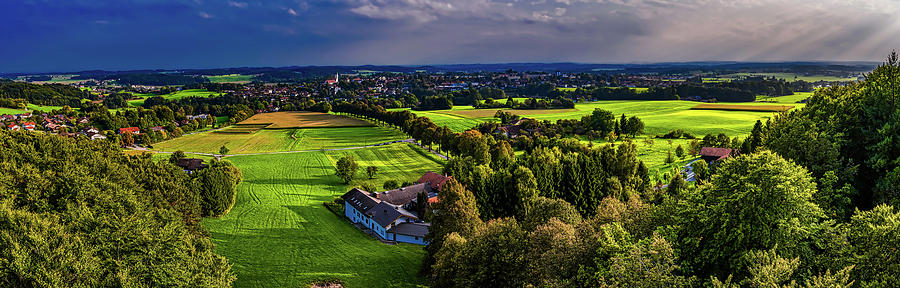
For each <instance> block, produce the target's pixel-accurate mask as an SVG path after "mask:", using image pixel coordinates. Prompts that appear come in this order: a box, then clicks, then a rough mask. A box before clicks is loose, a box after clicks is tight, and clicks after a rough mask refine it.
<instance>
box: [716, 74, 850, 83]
mask: <svg viewBox="0 0 900 288" xmlns="http://www.w3.org/2000/svg"><path fill="white" fill-rule="evenodd" d="M744 76H763V77H767V78H768V77H775V78H776V79H782V80H784V81H800V80H803V81H806V82H818V81H839V82H850V81H856V80H858V79H857V77H835V76H825V75H803V74H795V73H734V74H727V75H721V76H719V77H721V78H739V77H744Z"/></svg>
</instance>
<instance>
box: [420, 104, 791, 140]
mask: <svg viewBox="0 0 900 288" xmlns="http://www.w3.org/2000/svg"><path fill="white" fill-rule="evenodd" d="M727 104H733V105H744V106H758V105H769V106H771V105H772V104H770V103H727ZM696 105H697V102H692V101H639V100H619V101H596V102H588V103H577V104H575V108H574V109H546V110H523V111H525V113H527V115H526V117H528V118H534V119H537V120H550V121H556V120H558V119H581V117H583V116H585V115H589V114H591V113H592V112H593V111H594V109H596V108H601V109H606V110H609V111H612V112H613V113H614V114H616V116H620V115H621V114H623V113H624V114H626V115H627V116H629V117H630V116H638V117H640V118H641V120H643V121H644V124H645V129H644V130H645V133H646V134H650V135H656V134H665V133H666V132H668V131H671V130H673V129H682V130H684V131H687V132H690V133H693V134H695V135H698V136H702V135H705V134H707V133H709V134H718V133H725V134H727V135H729V136H737V135H744V134H747V133H749V132H750V129H751V128H753V124H754V123H755V122H756V120H761V119H762V120H765V119H768V118H769V117H771V116H772V115H773V114H774V113H773V112H754V111H723V110H693V109H691V108H692V107H694V106H696ZM473 110H475V111H473ZM497 110H498V109H473V108H472V107H471V106H454V107H453V109H451V110H434V111H413V113H415V114H416V115H420V116H425V117H428V118H431V120H432V121H434V123H435V124H437V125H438V126H445V125H446V126H448V127H449V128H450V129H453V130H454V131H457V132H462V131H465V130H467V129H471V128H472V127H474V126H475V125H477V124H478V123H481V122H486V121H496V119H495V118H493V115H494V113H496V112H497ZM502 110H506V109H502ZM463 115H467V116H463Z"/></svg>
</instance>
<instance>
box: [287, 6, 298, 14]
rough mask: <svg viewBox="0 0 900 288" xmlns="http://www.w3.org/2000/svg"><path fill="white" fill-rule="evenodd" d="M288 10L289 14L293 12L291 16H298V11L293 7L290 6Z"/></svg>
mask: <svg viewBox="0 0 900 288" xmlns="http://www.w3.org/2000/svg"><path fill="white" fill-rule="evenodd" d="M287 12H288V14H291V16H297V11H294V9H292V8H288V9H287Z"/></svg>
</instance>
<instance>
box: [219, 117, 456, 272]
mask: <svg viewBox="0 0 900 288" xmlns="http://www.w3.org/2000/svg"><path fill="white" fill-rule="evenodd" d="M366 129H373V128H366ZM414 149H418V148H415V147H413V146H411V145H410V144H405V143H401V144H393V145H388V146H383V147H377V148H366V149H358V150H348V151H331V152H306V153H291V154H277V155H254V156H234V157H229V158H228V160H230V161H232V162H233V163H234V164H235V165H236V166H237V167H240V168H241V170H242V171H243V183H241V184H240V185H239V186H238V192H237V197H236V203H235V205H234V208H232V209H231V212H230V213H229V214H228V215H226V216H224V217H222V218H220V219H207V220H205V221H204V222H203V226H204V227H206V229H207V230H208V231H209V232H210V235H211V236H212V239H213V242H214V243H215V244H216V252H217V253H219V254H222V255H224V256H225V257H227V258H228V261H229V262H230V263H233V264H234V266H233V268H232V269H233V271H234V272H235V273H236V274H237V280H236V281H235V282H234V287H306V286H307V285H308V284H309V283H311V282H315V281H323V280H340V281H341V282H342V283H343V284H344V287H416V286H421V285H424V284H425V282H426V281H425V279H423V278H420V277H418V276H417V275H416V273H417V272H418V269H419V266H420V265H421V261H422V257H423V255H424V251H423V250H422V246H418V245H410V244H400V245H385V244H382V243H381V242H379V241H377V240H374V239H373V238H371V237H369V236H367V235H366V234H364V233H363V232H362V231H360V230H359V229H357V228H356V227H354V226H353V225H351V224H350V223H349V222H348V221H347V220H345V219H344V218H342V217H339V216H337V215H335V214H334V213H332V212H331V211H329V210H328V209H327V208H325V207H324V206H323V205H322V203H323V202H326V201H331V200H332V199H333V198H334V197H338V196H340V195H342V194H343V193H345V192H346V191H347V190H348V189H349V186H347V185H344V184H343V183H342V182H341V180H340V179H339V178H338V177H337V176H334V163H335V162H336V161H337V159H338V158H339V157H341V156H342V155H343V154H344V153H349V154H352V155H353V156H354V158H356V160H357V162H358V163H359V166H360V167H361V168H362V167H366V166H378V167H379V170H378V171H379V174H378V177H377V180H375V181H377V182H378V183H384V181H386V180H388V179H396V180H399V181H414V180H416V179H417V178H418V177H419V176H421V174H422V173H424V172H427V171H440V167H441V165H440V163H438V162H437V161H436V160H435V159H433V158H430V157H426V156H423V154H422V153H420V152H417V151H414ZM359 174H364V173H363V172H362V171H361V172H359ZM378 186H381V185H378Z"/></svg>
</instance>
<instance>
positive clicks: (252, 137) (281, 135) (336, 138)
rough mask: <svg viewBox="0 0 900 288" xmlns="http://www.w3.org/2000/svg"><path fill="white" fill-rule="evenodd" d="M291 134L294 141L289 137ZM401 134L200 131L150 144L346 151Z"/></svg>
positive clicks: (371, 130)
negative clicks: (343, 149) (341, 149)
mask: <svg viewBox="0 0 900 288" xmlns="http://www.w3.org/2000/svg"><path fill="white" fill-rule="evenodd" d="M291 135H293V136H294V138H296V139H294V138H291ZM406 138H407V137H406V136H405V135H403V133H401V132H399V131H397V130H394V129H391V128H385V127H348V128H307V129H273V130H270V129H262V130H259V131H257V132H255V133H249V134H232V133H217V132H216V131H209V132H203V133H198V134H193V135H187V136H182V137H179V138H175V139H172V140H168V141H163V142H159V143H156V144H154V145H153V148H154V149H155V150H159V151H168V152H174V151H178V150H181V151H185V152H202V153H219V148H220V147H222V145H225V147H228V149H229V150H231V151H230V152H229V153H230V154H247V153H261V152H279V151H300V150H315V149H329V148H347V147H356V146H365V145H371V144H377V143H384V142H390V141H394V140H402V139H406Z"/></svg>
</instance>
